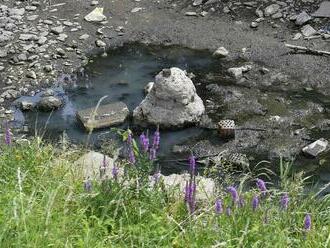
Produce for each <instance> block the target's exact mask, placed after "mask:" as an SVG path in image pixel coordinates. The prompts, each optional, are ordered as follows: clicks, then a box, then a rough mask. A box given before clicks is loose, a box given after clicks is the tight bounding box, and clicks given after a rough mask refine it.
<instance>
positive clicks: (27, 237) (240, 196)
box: [0, 131, 330, 247]
mask: <svg viewBox="0 0 330 248" xmlns="http://www.w3.org/2000/svg"><path fill="white" fill-rule="evenodd" d="M129 136H131V137H130V138H129ZM155 136H156V138H155V140H156V141H155V142H156V143H158V145H159V134H158V133H156V135H155ZM123 137H124V140H125V141H127V140H128V145H129V149H131V150H128V151H129V152H130V155H131V156H134V160H132V159H130V160H128V161H127V162H126V161H122V163H120V164H117V165H116V166H117V167H116V168H122V169H123V168H124V169H125V175H124V176H123V177H120V178H119V177H118V174H117V177H115V176H114V175H115V174H113V176H112V177H111V178H109V179H107V180H101V181H95V180H94V181H93V180H91V179H90V181H89V185H88V188H86V184H85V185H84V182H85V179H84V178H83V176H82V174H81V173H80V172H79V168H77V167H76V166H75V165H74V163H73V162H74V159H75V158H76V157H77V154H79V151H77V152H75V151H72V150H70V151H65V150H61V149H57V148H54V147H53V146H51V145H49V144H45V143H43V142H42V141H41V140H40V139H35V140H33V141H30V142H29V143H25V144H13V143H11V144H10V145H4V146H1V154H0V170H1V173H0V182H1V185H2V187H1V188H0V202H1V205H0V247H261V246H263V247H329V244H330V233H329V230H330V200H329V197H323V198H321V197H319V196H318V197H316V196H315V194H313V193H312V192H310V193H306V191H305V190H304V188H303V187H302V185H303V181H304V180H303V177H301V176H299V177H297V176H291V175H290V176H289V173H288V172H285V170H286V169H287V168H288V164H285V163H282V165H281V166H282V167H283V168H282V172H283V173H282V175H281V182H282V184H280V185H279V187H277V188H275V187H271V185H270V184H267V183H265V182H263V181H262V182H261V181H260V180H261V179H259V181H257V182H258V184H257V185H256V186H255V187H253V188H252V189H250V190H247V191H244V192H243V191H242V190H241V189H242V188H243V187H242V185H240V186H239V187H237V186H238V185H232V188H230V193H231V194H230V193H229V192H227V190H226V189H224V190H222V191H219V193H218V194H217V195H215V196H214V198H212V199H209V200H199V199H196V200H195V199H193V200H194V202H193V209H192V208H191V207H192V205H191V204H192V203H191V202H188V203H189V204H190V205H189V204H188V207H187V202H185V200H184V197H183V196H182V195H183V194H182V193H183V192H184V189H181V188H179V189H178V188H168V187H165V184H164V182H163V181H162V179H161V178H159V177H158V176H159V175H158V174H157V176H154V177H151V176H150V174H152V173H153V166H154V154H152V156H151V160H150V156H149V155H150V154H149V153H148V152H147V151H148V150H149V151H150V149H149V148H150V147H148V149H147V147H146V144H147V143H148V144H149V142H147V141H146V137H145V135H144V136H142V137H141V139H140V140H141V142H142V149H139V145H138V144H137V142H135V140H134V137H132V133H131V132H130V131H128V132H125V133H123ZM150 143H151V144H150V146H152V143H153V142H150ZM154 148H155V149H156V150H157V149H158V148H156V147H155V146H154ZM140 150H141V152H140ZM152 153H154V151H152ZM133 162H134V163H133ZM100 166H101V165H100ZM187 167H188V164H187ZM190 174H191V181H190V182H192V184H194V180H195V162H194V160H193V159H192V157H191V158H190ZM254 180H257V179H256V178H254ZM151 181H152V183H151ZM84 186H85V187H84ZM196 190H197V191H198V190H199V189H198V187H197V189H196ZM234 190H235V191H236V192H234ZM232 197H233V198H232ZM256 197H257V198H256ZM256 199H257V200H256ZM189 207H190V208H189ZM192 210H193V211H192ZM226 212H227V214H226Z"/></svg>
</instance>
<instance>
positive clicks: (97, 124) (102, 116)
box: [77, 102, 129, 131]
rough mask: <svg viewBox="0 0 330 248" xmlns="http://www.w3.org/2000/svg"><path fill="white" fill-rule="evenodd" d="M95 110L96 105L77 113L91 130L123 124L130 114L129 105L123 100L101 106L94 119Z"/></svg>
mask: <svg viewBox="0 0 330 248" xmlns="http://www.w3.org/2000/svg"><path fill="white" fill-rule="evenodd" d="M94 111H95V107H93V108H88V109H84V110H80V111H78V113H77V118H78V119H79V120H80V121H81V122H82V123H83V125H84V127H85V128H86V129H87V130H89V131H90V130H93V129H98V128H105V127H110V126H114V125H118V124H121V123H123V122H124V121H125V119H126V118H127V116H128V115H129V110H128V107H127V106H126V104H125V103H123V102H115V103H110V104H106V105H101V106H99V108H98V109H97V111H96V114H95V117H94V120H92V119H91V116H92V115H93V113H94Z"/></svg>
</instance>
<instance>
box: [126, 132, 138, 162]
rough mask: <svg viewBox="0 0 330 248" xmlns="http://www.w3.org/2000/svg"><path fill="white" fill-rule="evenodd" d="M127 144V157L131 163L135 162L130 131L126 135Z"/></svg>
mask: <svg viewBox="0 0 330 248" xmlns="http://www.w3.org/2000/svg"><path fill="white" fill-rule="evenodd" d="M127 144H128V159H129V162H130V163H131V164H135V162H136V160H135V154H134V149H133V137H132V133H131V132H129V133H128V137H127Z"/></svg>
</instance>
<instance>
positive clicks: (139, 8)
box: [131, 7, 143, 13]
mask: <svg viewBox="0 0 330 248" xmlns="http://www.w3.org/2000/svg"><path fill="white" fill-rule="evenodd" d="M141 10H143V8H141V7H136V8H134V9H132V10H131V13H136V12H139V11H141Z"/></svg>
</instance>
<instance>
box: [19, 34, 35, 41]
mask: <svg viewBox="0 0 330 248" xmlns="http://www.w3.org/2000/svg"><path fill="white" fill-rule="evenodd" d="M19 39H20V40H23V41H31V40H37V39H38V37H37V36H36V35H35V34H20V35H19Z"/></svg>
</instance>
